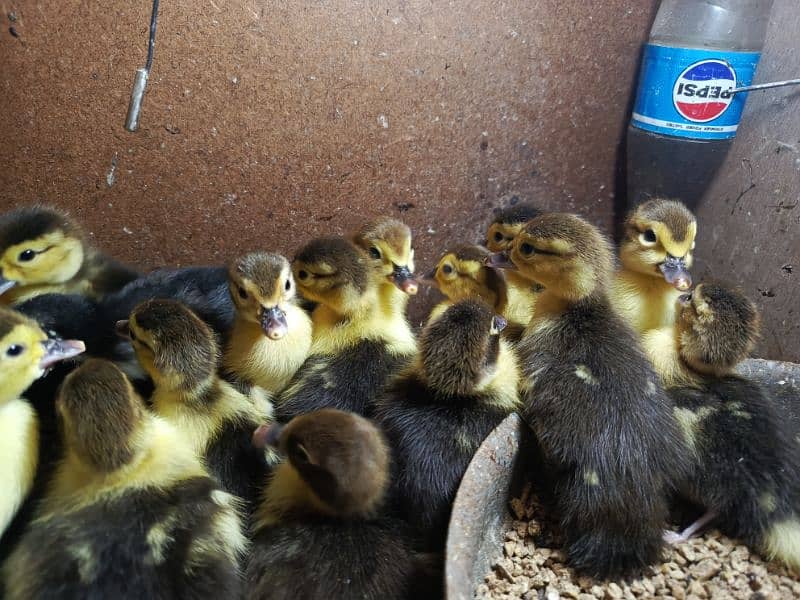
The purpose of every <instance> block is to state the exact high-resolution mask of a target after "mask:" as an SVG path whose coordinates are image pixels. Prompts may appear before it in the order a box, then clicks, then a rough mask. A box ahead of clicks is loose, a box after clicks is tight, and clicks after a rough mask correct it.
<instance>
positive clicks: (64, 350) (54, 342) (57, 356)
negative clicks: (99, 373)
mask: <svg viewBox="0 0 800 600" xmlns="http://www.w3.org/2000/svg"><path fill="white" fill-rule="evenodd" d="M42 346H44V356H43V357H42V359H41V360H40V361H39V368H40V369H42V370H47V369H49V368H50V367H51V366H53V365H54V364H56V363H57V362H59V361H61V360H66V359H68V358H72V357H73V356H78V354H81V353H83V352H85V351H86V345H85V344H84V343H83V342H81V341H80V340H61V339H58V338H51V339H48V340H45V341H43V342H42Z"/></svg>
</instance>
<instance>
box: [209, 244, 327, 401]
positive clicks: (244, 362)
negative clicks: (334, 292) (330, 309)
mask: <svg viewBox="0 0 800 600" xmlns="http://www.w3.org/2000/svg"><path fill="white" fill-rule="evenodd" d="M229 277H230V292H231V298H232V299H233V303H234V304H235V305H236V321H235V322H234V325H233V330H232V331H231V335H230V339H229V340H228V345H227V348H226V350H225V356H224V358H223V367H224V371H225V372H226V373H228V374H230V375H232V376H233V377H234V379H235V380H236V381H238V382H244V383H247V384H250V385H256V386H258V387H260V388H262V389H263V390H265V391H267V392H269V393H271V394H277V393H278V392H280V391H281V390H282V389H283V388H285V387H286V385H287V384H288V383H289V380H290V379H291V378H292V376H293V375H294V374H295V373H296V372H297V370H298V369H299V368H300V366H301V365H302V364H303V362H304V361H305V359H306V357H307V356H308V352H309V350H310V348H311V319H310V317H309V316H308V314H307V313H306V312H305V311H304V310H303V309H302V308H300V307H299V306H298V305H297V302H296V285H295V282H294V277H293V276H292V270H291V266H290V265H289V261H288V260H286V259H285V258H284V257H283V256H280V255H279V254H268V253H266V252H255V253H253V254H248V255H246V256H243V257H242V258H240V259H239V260H237V261H236V262H235V263H234V264H233V265H232V266H231V267H230V269H229Z"/></svg>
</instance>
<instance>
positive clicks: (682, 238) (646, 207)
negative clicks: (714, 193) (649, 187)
mask: <svg viewBox="0 0 800 600" xmlns="http://www.w3.org/2000/svg"><path fill="white" fill-rule="evenodd" d="M696 234H697V220H696V219H695V216H694V215H693V214H692V212H691V211H690V210H689V209H688V208H686V207H685V206H684V205H683V204H681V203H680V202H676V201H674V200H663V199H656V200H649V201H648V202H645V203H643V204H640V205H639V206H637V207H636V208H635V209H634V210H633V211H632V212H631V213H630V214H629V215H628V217H627V219H626V220H625V231H624V236H623V239H622V243H621V244H620V250H619V256H620V261H621V262H622V264H623V266H624V267H625V268H626V269H629V270H631V271H636V272H638V273H644V274H646V275H651V276H653V277H663V278H664V279H665V280H666V281H667V282H668V283H669V284H671V285H673V286H675V287H676V288H677V289H679V290H681V291H685V290H688V289H689V288H691V287H692V276H691V275H690V274H689V269H690V268H691V266H692V261H693V257H692V251H693V250H694V245H695V242H694V239H695V235H696Z"/></svg>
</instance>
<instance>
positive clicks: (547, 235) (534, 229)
mask: <svg viewBox="0 0 800 600" xmlns="http://www.w3.org/2000/svg"><path fill="white" fill-rule="evenodd" d="M487 264H488V265H490V266H493V267H495V268H509V269H514V270H516V271H517V272H518V273H519V275H521V276H522V277H524V278H526V279H529V280H531V281H534V282H537V283H540V284H542V285H544V287H545V289H546V290H547V291H548V292H549V293H551V294H553V295H555V296H557V297H560V298H563V299H564V300H567V301H571V302H575V301H578V300H580V299H582V298H585V297H587V296H589V295H591V294H593V293H595V292H596V291H599V290H604V289H605V286H606V285H607V284H608V282H609V281H610V280H611V274H612V268H613V255H612V251H611V244H610V242H609V241H608V239H607V238H606V237H605V236H604V235H603V234H602V233H601V232H600V230H598V229H597V228H596V227H595V226H594V225H591V224H590V223H588V222H587V221H585V220H584V219H582V218H581V217H579V216H577V215H573V214H567V213H547V214H544V215H541V216H539V217H537V218H535V219H533V220H532V221H529V222H528V223H527V224H526V225H525V227H524V228H523V229H522V231H520V233H519V234H518V235H517V237H516V238H515V239H514V245H513V247H512V249H511V253H510V255H507V254H505V253H496V254H492V255H491V256H489V258H488V259H487Z"/></svg>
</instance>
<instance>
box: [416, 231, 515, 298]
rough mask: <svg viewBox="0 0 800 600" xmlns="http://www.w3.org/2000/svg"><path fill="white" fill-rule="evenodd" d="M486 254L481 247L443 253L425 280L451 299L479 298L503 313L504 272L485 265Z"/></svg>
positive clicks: (504, 293)
mask: <svg viewBox="0 0 800 600" xmlns="http://www.w3.org/2000/svg"><path fill="white" fill-rule="evenodd" d="M488 256H489V251H488V250H486V248H484V247H483V246H461V247H459V248H456V249H454V250H451V251H449V252H446V253H445V254H444V256H442V257H441V258H440V259H439V262H438V263H437V264H436V266H435V267H434V269H433V270H432V271H431V272H430V273H428V274H427V275H426V276H425V281H427V282H429V283H431V284H432V285H435V286H436V287H437V288H439V291H441V292H442V293H443V294H444V295H445V296H447V298H448V299H449V300H451V301H452V302H458V301H460V300H465V299H467V298H480V299H481V300H483V301H484V302H486V303H487V304H488V305H489V306H491V307H492V308H493V309H494V310H495V311H496V312H498V313H501V314H502V313H503V312H504V311H505V308H506V305H507V304H508V290H507V288H506V282H505V279H504V278H503V275H502V274H501V273H500V272H499V271H498V270H496V269H492V268H490V267H488V266H486V265H485V264H484V263H485V261H486V258H487V257H488Z"/></svg>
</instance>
